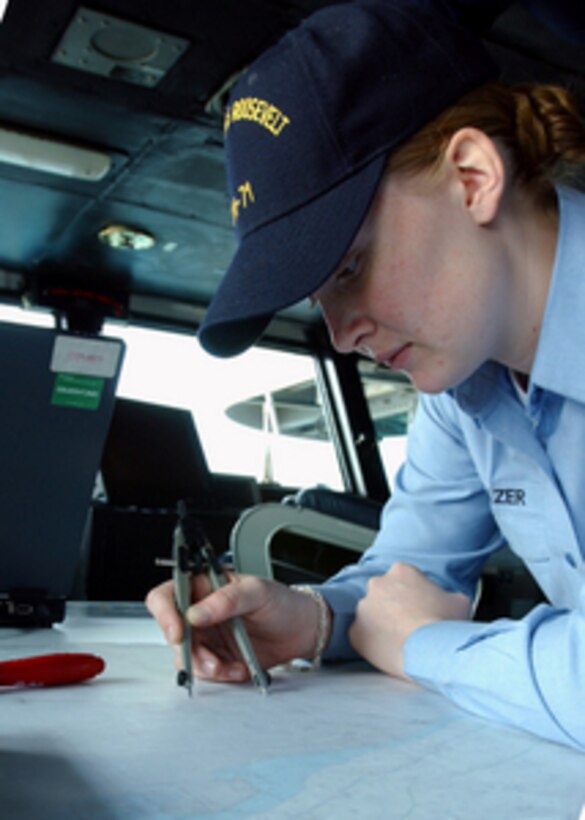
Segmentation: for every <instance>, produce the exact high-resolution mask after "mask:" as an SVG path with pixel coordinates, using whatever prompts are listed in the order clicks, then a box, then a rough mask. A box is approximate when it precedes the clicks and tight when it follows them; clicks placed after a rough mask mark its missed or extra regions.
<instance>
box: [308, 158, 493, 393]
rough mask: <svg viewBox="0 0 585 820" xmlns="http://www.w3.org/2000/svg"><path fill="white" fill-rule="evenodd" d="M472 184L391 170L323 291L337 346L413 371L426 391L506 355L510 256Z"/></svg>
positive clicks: (437, 389) (438, 388)
mask: <svg viewBox="0 0 585 820" xmlns="http://www.w3.org/2000/svg"><path fill="white" fill-rule="evenodd" d="M494 234H495V232H494V230H493V229H492V228H491V227H490V226H489V225H487V226H486V225H480V224H478V221H477V219H475V218H474V217H473V216H472V215H471V212H470V209H469V207H468V205H467V199H466V192H465V186H463V185H461V184H459V183H458V182H457V181H455V180H454V179H453V178H449V177H443V178H441V180H439V181H435V182H433V183H431V182H430V181H428V180H425V179H423V178H420V177H419V178H412V177H410V178H407V177H404V176H400V175H392V174H388V175H386V177H385V178H384V180H383V181H382V183H381V185H380V189H379V191H378V194H377V196H376V200H375V202H374V204H373V206H372V208H371V210H370V213H369V215H368V217H367V218H366V220H365V222H364V224H363V225H362V228H361V229H360V231H359V233H358V235H357V236H356V238H355V240H354V242H353V244H352V246H351V248H350V250H349V252H348V253H347V255H346V257H345V258H344V260H343V263H342V265H341V266H340V267H339V268H338V270H337V271H336V272H335V273H334V274H333V276H331V277H330V278H329V279H328V281H327V282H326V283H325V285H324V286H323V287H322V288H320V289H319V291H318V292H317V293H316V294H315V295H314V298H315V300H316V301H317V302H318V303H319V305H320V307H321V310H322V312H323V315H324V317H325V320H326V322H327V325H328V328H329V332H330V335H331V339H332V342H333V344H334V346H335V347H336V348H337V349H338V350H339V351H341V352H346V353H347V352H351V351H356V352H359V353H362V354H364V355H366V356H369V357H371V358H372V359H374V360H375V361H377V362H378V363H379V364H381V365H384V366H387V367H389V368H391V369H393V370H401V371H404V372H406V373H407V374H408V375H409V377H410V378H411V380H412V381H413V383H414V384H415V385H416V387H418V388H419V389H420V390H422V391H423V392H427V393H436V392H440V391H442V390H445V389H447V388H449V387H453V386H455V385H456V384H459V383H460V382H461V381H463V380H464V379H465V378H466V377H467V376H469V375H470V374H471V373H472V372H473V371H474V370H476V369H477V368H478V367H479V366H480V365H481V364H483V363H484V362H485V361H486V360H487V359H494V358H495V359H497V358H498V357H499V356H500V354H503V350H502V347H503V345H505V339H506V328H507V326H508V318H507V312H508V310H507V309H508V304H507V302H508V299H507V291H508V287H507V284H506V282H507V277H506V270H505V267H506V260H505V255H504V253H503V251H502V250H501V246H500V245H499V244H498V242H497V238H496V237H495V235H494Z"/></svg>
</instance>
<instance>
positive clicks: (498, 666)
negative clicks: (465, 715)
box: [404, 594, 585, 751]
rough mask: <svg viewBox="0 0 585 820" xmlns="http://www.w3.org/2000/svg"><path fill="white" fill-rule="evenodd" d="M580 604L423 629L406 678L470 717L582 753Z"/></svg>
mask: <svg viewBox="0 0 585 820" xmlns="http://www.w3.org/2000/svg"><path fill="white" fill-rule="evenodd" d="M583 597H585V594H584V596H583ZM584 604H585V601H582V605H581V608H580V609H578V610H575V611H573V612H567V611H564V610H557V609H554V608H552V607H550V606H544V605H543V606H539V607H537V608H536V609H535V610H533V611H532V612H531V613H530V614H529V615H528V616H526V618H524V619H522V620H521V621H511V620H499V621H496V622H494V623H493V624H479V623H473V622H471V623H459V622H451V623H450V622H442V623H438V624H433V625H430V626H425V627H423V628H421V629H419V630H418V631H417V632H415V633H413V634H412V635H411V637H410V638H409V639H408V640H407V642H406V644H405V648H404V668H405V672H406V674H407V675H409V676H410V677H412V678H413V679H414V680H416V681H418V682H419V683H421V684H422V685H424V686H426V687H427V688H431V689H434V690H435V691H438V692H441V693H442V694H444V695H445V696H447V697H448V698H449V699H451V700H452V701H453V702H455V703H457V704H458V705H459V706H461V707H463V708H465V709H468V710H469V711H471V712H473V713H475V714H478V715H481V716H483V717H486V718H489V719H491V720H498V721H500V722H502V723H506V724H508V725H512V726H516V727H518V728H520V729H523V730H526V731H530V732H532V733H534V734H536V735H539V736H540V737H544V738H547V739H550V740H554V741H557V742H560V743H563V744H566V745H569V746H573V747H574V748H578V749H580V750H582V751H585V709H584V708H583V704H584V703H585V615H584Z"/></svg>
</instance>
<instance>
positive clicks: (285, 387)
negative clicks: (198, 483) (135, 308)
mask: <svg viewBox="0 0 585 820" xmlns="http://www.w3.org/2000/svg"><path fill="white" fill-rule="evenodd" d="M104 332H105V334H106V335H109V336H112V337H118V338H123V339H124V340H125V342H126V345H127V349H126V360H125V362H124V367H123V369H122V375H121V378H120V383H119V387H118V395H120V396H125V397H127V398H133V399H141V400H143V401H149V402H155V403H158V404H167V405H172V406H175V407H183V408H188V409H190V410H191V412H192V413H193V417H194V419H195V425H196V427H197V430H198V433H199V435H200V438H201V441H202V444H203V448H204V450H205V454H206V458H207V461H208V464H209V467H210V469H211V470H212V471H213V472H217V473H227V474H237V475H248V476H253V477H254V478H256V479H257V480H258V481H260V482H265V481H268V482H275V483H278V484H282V485H284V486H290V487H301V486H307V485H314V484H324V485H326V486H329V487H331V488H333V489H341V488H342V483H341V475H340V471H339V467H338V464H337V459H336V455H335V452H334V448H333V444H332V443H331V441H329V440H328V437H327V436H326V434H325V432H324V431H325V423H324V421H323V418H322V412H321V408H320V405H319V403H318V401H317V399H316V391H315V388H314V384H315V371H314V364H313V360H312V358H311V356H309V355H303V354H297V353H287V352H283V351H276V350H267V349H262V348H252V349H251V350H248V351H247V352H246V353H244V354H242V355H240V356H237V357H235V358H233V359H217V358H215V357H212V356H209V355H208V354H207V353H205V351H203V350H202V349H201V347H200V346H199V343H198V342H197V339H196V338H195V337H194V336H189V335H186V334H179V333H171V332H167V331H158V330H151V329H146V328H138V327H125V326H120V325H116V324H114V323H108V324H107V325H106V328H105V331H104Z"/></svg>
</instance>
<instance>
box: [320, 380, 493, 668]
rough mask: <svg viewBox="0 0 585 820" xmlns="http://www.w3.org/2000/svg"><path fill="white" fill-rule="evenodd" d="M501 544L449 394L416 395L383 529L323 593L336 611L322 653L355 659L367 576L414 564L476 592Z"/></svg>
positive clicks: (449, 586)
mask: <svg viewBox="0 0 585 820" xmlns="http://www.w3.org/2000/svg"><path fill="white" fill-rule="evenodd" d="M502 545H503V539H502V537H501V535H500V533H499V531H498V529H497V527H496V524H495V521H494V519H493V517H492V515H491V509H490V505H489V499H488V496H487V494H486V492H485V489H484V487H483V485H482V483H481V481H480V479H479V476H478V475H477V471H476V469H475V466H474V464H473V461H472V459H471V457H470V455H469V450H468V448H467V446H466V443H465V438H464V435H463V433H462V431H461V428H460V425H459V424H458V420H457V410H456V409H455V403H454V402H453V400H452V399H450V397H448V396H446V395H444V396H440V397H439V396H424V395H423V396H421V397H420V399H419V403H418V408H417V413H416V418H415V421H414V423H413V425H412V428H411V430H410V432H409V436H408V448H407V459H406V462H405V464H404V465H403V467H402V468H401V469H400V470H399V472H398V474H397V476H396V480H395V488H394V493H393V495H392V498H391V499H390V500H389V502H388V503H387V504H386V506H385V508H384V511H383V513H382V518H381V526H380V530H379V533H378V535H377V536H376V538H375V540H374V542H373V544H372V546H371V547H370V548H369V549H368V550H367V551H366V552H365V553H364V555H363V556H362V558H361V560H360V561H359V562H358V563H357V564H354V565H352V566H350V567H346V568H344V569H343V570H342V571H341V572H340V573H338V574H337V575H335V576H334V577H333V578H331V579H330V580H329V581H327V583H326V584H324V585H323V586H322V587H321V590H320V591H321V592H322V593H323V595H324V596H325V598H326V599H327V601H328V603H329V605H330V607H331V609H332V610H333V612H334V616H335V617H334V621H333V632H332V636H331V640H330V642H329V647H328V651H327V653H326V656H325V657H326V658H328V659H345V658H350V657H355V654H354V653H353V650H352V649H351V647H350V645H349V641H348V637H347V633H348V630H349V627H350V625H351V622H352V620H353V618H354V614H355V608H356V606H357V603H358V601H359V600H360V598H362V597H363V596H364V595H365V593H366V588H367V583H368V580H369V579H370V578H372V577H374V576H376V575H382V574H384V573H385V572H387V571H388V569H389V568H390V566H391V565H392V564H393V563H394V562H395V561H404V562H406V563H408V564H412V565H413V566H416V567H417V568H418V569H420V570H421V571H422V572H424V573H425V574H426V575H427V576H428V577H429V578H430V579H431V580H432V581H434V582H435V583H437V584H439V585H440V586H441V587H443V588H444V589H446V590H448V591H451V592H453V591H457V592H463V593H464V594H465V595H467V596H468V597H469V598H472V599H473V597H474V595H475V591H476V587H477V582H478V578H479V576H480V574H481V569H482V566H483V564H484V563H485V560H486V559H487V557H488V556H489V555H490V553H492V552H493V551H494V550H496V549H498V548H499V547H501V546H502Z"/></svg>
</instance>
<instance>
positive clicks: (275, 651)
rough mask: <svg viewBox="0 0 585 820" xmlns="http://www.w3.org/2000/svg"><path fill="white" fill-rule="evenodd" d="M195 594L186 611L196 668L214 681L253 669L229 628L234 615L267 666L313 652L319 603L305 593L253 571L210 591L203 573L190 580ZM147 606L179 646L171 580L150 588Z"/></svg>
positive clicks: (233, 678)
mask: <svg viewBox="0 0 585 820" xmlns="http://www.w3.org/2000/svg"><path fill="white" fill-rule="evenodd" d="M191 590H192V600H193V601H195V603H194V604H193V605H192V606H191V607H190V608H189V609H188V610H187V613H186V617H187V620H188V621H189V623H190V624H191V626H192V656H193V673H194V674H195V675H196V676H197V677H199V678H206V679H208V680H215V681H223V682H226V681H243V680H247V679H248V678H249V672H248V669H247V667H246V665H245V664H244V662H243V661H242V658H241V655H240V653H239V651H238V649H237V646H236V644H235V641H234V639H233V635H232V631H231V628H230V625H229V623H227V622H228V621H229V619H230V618H232V617H234V616H235V615H239V616H240V617H241V618H242V621H243V623H244V626H245V627H246V631H247V632H248V636H249V638H250V640H251V642H252V644H253V647H254V651H255V652H256V656H257V658H258V662H259V663H260V665H261V666H262V668H263V669H268V668H270V667H272V666H276V665H278V664H281V663H286V662H288V661H290V660H292V658H302V657H307V658H309V657H312V655H313V652H314V649H315V642H316V636H317V631H318V625H319V615H320V613H319V607H318V605H317V603H316V602H315V601H314V600H313V599H312V598H310V597H309V596H307V595H303V594H302V593H299V592H295V591H294V590H292V589H289V588H288V587H287V586H285V585H284V584H280V583H278V582H276V581H268V580H264V579H261V578H256V577H253V576H246V575H244V576H232V577H231V578H230V583H229V584H226V585H225V586H224V587H222V588H221V589H219V590H216V591H215V592H210V588H209V583H208V580H207V577H206V576H205V575H198V576H196V577H194V578H193V579H192V581H191ZM146 606H147V607H148V609H149V611H150V612H151V614H152V615H153V616H154V617H155V618H156V620H157V622H158V624H159V626H160V627H161V629H162V630H163V632H164V634H165V636H166V638H167V641H168V642H169V643H170V644H172V645H173V646H175V648H176V649H177V666H179V665H180V657H179V648H180V643H181V640H182V637H183V624H182V619H181V617H180V615H179V613H178V611H177V608H176V604H175V596H174V589H173V583H172V581H167V582H166V583H164V584H161V585H160V586H158V587H155V588H154V589H153V590H151V591H150V592H149V593H148V595H147V598H146Z"/></svg>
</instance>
